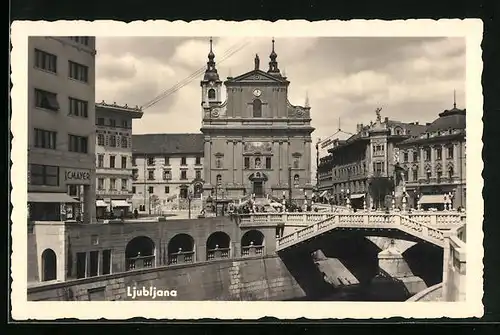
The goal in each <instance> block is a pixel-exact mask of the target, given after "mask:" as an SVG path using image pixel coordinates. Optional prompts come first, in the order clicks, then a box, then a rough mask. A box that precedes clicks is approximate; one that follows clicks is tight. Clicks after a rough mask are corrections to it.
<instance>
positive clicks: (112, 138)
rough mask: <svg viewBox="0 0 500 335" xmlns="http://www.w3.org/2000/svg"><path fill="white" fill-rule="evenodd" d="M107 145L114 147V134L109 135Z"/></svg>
mask: <svg viewBox="0 0 500 335" xmlns="http://www.w3.org/2000/svg"><path fill="white" fill-rule="evenodd" d="M109 146H110V147H112V148H116V135H110V136H109Z"/></svg>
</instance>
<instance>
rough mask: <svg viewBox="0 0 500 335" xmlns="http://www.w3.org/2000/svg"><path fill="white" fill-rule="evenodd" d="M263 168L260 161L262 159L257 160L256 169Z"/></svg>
mask: <svg viewBox="0 0 500 335" xmlns="http://www.w3.org/2000/svg"><path fill="white" fill-rule="evenodd" d="M261 167H262V162H261V161H260V157H257V158H255V168H256V169H260V168H261Z"/></svg>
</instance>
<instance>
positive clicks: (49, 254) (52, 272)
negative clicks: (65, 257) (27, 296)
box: [42, 248, 57, 281]
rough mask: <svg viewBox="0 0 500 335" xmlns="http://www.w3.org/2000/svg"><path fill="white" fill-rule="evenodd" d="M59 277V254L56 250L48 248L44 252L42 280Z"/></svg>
mask: <svg viewBox="0 0 500 335" xmlns="http://www.w3.org/2000/svg"><path fill="white" fill-rule="evenodd" d="M55 279H57V256H56V253H55V252H54V250H52V249H50V248H47V249H45V250H44V251H43V252H42V281H49V280H55Z"/></svg>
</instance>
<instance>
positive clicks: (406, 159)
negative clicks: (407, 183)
mask: <svg viewBox="0 0 500 335" xmlns="http://www.w3.org/2000/svg"><path fill="white" fill-rule="evenodd" d="M403 162H408V153H407V152H404V153H403Z"/></svg>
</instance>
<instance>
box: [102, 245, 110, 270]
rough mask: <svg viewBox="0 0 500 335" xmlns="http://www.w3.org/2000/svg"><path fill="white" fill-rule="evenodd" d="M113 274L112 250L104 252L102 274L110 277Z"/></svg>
mask: <svg viewBox="0 0 500 335" xmlns="http://www.w3.org/2000/svg"><path fill="white" fill-rule="evenodd" d="M110 273H111V250H109V249H108V250H103V251H102V274H103V275H109V274H110Z"/></svg>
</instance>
